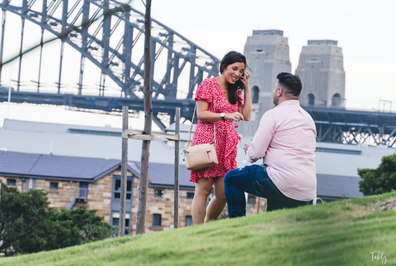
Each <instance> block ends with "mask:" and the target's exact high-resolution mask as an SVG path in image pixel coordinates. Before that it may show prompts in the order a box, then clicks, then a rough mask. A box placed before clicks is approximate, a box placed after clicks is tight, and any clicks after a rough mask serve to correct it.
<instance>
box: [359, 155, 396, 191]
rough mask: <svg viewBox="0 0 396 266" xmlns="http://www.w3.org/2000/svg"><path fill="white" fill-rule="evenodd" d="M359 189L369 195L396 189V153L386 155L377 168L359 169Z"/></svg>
mask: <svg viewBox="0 0 396 266" xmlns="http://www.w3.org/2000/svg"><path fill="white" fill-rule="evenodd" d="M358 174H359V176H360V177H361V178H362V179H363V180H362V181H360V182H359V190H360V191H361V192H363V194H364V195H365V196H367V195H379V194H382V193H385V192H391V191H394V190H396V154H392V155H389V156H384V157H383V158H382V161H381V164H380V165H379V166H378V168H377V169H358Z"/></svg>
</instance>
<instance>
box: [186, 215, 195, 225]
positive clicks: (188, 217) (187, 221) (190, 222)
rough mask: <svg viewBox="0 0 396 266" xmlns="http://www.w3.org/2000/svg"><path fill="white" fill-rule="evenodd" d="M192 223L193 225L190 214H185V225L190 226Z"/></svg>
mask: <svg viewBox="0 0 396 266" xmlns="http://www.w3.org/2000/svg"><path fill="white" fill-rule="evenodd" d="M192 225H194V224H193V219H192V216H191V215H187V216H186V227H187V226H192Z"/></svg>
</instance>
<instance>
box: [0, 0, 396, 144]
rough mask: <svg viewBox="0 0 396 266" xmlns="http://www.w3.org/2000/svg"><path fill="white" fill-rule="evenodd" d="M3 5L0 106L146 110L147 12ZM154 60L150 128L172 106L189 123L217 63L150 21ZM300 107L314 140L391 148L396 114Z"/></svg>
mask: <svg viewBox="0 0 396 266" xmlns="http://www.w3.org/2000/svg"><path fill="white" fill-rule="evenodd" d="M0 7H1V9H2V16H1V18H2V20H1V36H0V38H1V39H0V42H1V43H0V102H6V101H8V100H10V101H11V102H15V103H32V104H50V105H60V106H69V107H71V108H73V109H75V110H100V111H101V112H119V111H121V110H122V106H125V105H127V106H129V109H130V110H132V112H139V111H142V110H144V100H143V98H144V94H143V77H144V73H143V72H144V71H143V69H144V60H143V58H144V55H143V51H144V49H143V42H144V34H145V31H144V14H142V13H141V12H139V11H137V10H135V9H134V8H132V7H131V6H130V5H128V4H125V3H121V2H116V1H112V0H111V1H110V0H3V1H2V3H1V4H0ZM16 35H17V36H18V38H16V37H15V36H16ZM151 61H152V67H151V74H152V75H151V76H152V80H151V84H152V104H153V119H154V122H155V123H156V124H157V125H158V126H159V127H160V128H161V129H165V127H166V126H167V125H169V124H170V123H173V118H174V112H175V108H176V107H181V116H182V117H183V118H184V119H185V120H189V118H191V117H192V112H193V110H194V105H195V101H194V100H193V95H194V92H195V90H196V88H197V86H198V85H199V84H200V83H201V81H202V80H203V79H205V78H208V77H212V76H217V75H218V74H219V62H220V60H219V59H218V58H216V57H215V56H213V55H212V54H210V53H209V52H208V51H206V50H204V49H202V48H201V47H199V46H198V45H197V44H195V43H193V42H191V41H190V40H188V39H187V38H185V37H183V36H182V35H181V34H179V33H177V32H176V31H175V30H173V29H170V28H169V27H167V26H166V25H163V24H162V23H160V22H158V21H156V20H155V19H152V30H151ZM304 108H305V109H306V110H307V111H308V112H309V113H310V114H311V115H312V117H313V118H314V120H315V123H316V126H317V131H318V138H317V140H318V141H321V142H332V143H343V144H363V145H370V146H386V147H392V148H396V114H395V113H385V112H366V111H351V110H346V109H340V108H334V109H331V108H317V107H304Z"/></svg>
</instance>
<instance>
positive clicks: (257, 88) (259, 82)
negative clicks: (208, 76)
mask: <svg viewBox="0 0 396 266" xmlns="http://www.w3.org/2000/svg"><path fill="white" fill-rule="evenodd" d="M244 55H245V56H246V59H247V63H248V66H249V68H250V69H251V71H250V72H251V76H250V79H249V85H250V93H251V96H252V103H253V110H252V118H251V120H250V121H249V122H243V123H240V124H239V128H238V129H237V131H238V133H239V134H242V135H243V136H246V137H253V135H254V133H255V131H256V130H257V127H258V124H259V122H260V119H261V117H262V115H263V114H264V113H265V112H266V111H267V110H269V109H270V108H271V107H272V106H273V103H272V92H273V90H274V88H275V83H276V81H277V79H276V76H277V75H278V73H280V72H291V64H290V58H289V44H288V40H287V38H285V37H283V31H280V30H254V31H253V36H249V37H248V38H247V41H246V44H245V51H244Z"/></svg>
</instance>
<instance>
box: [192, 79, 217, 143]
mask: <svg viewBox="0 0 396 266" xmlns="http://www.w3.org/2000/svg"><path fill="white" fill-rule="evenodd" d="M215 102H216V99H215V84H214V82H213V111H214V110H215V107H216V106H215ZM196 110H197V103H195V107H194V112H193V117H192V120H191V126H190V131H189V132H188V141H187V143H188V144H187V146H188V147H190V145H191V130H192V128H193V125H194V118H195V112H196ZM213 130H214V138H213V142H214V143H216V122H213Z"/></svg>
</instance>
